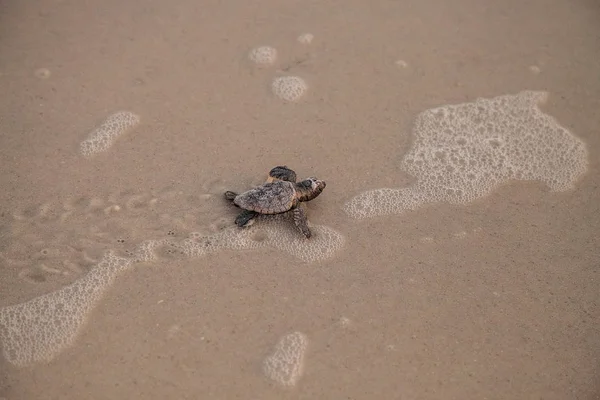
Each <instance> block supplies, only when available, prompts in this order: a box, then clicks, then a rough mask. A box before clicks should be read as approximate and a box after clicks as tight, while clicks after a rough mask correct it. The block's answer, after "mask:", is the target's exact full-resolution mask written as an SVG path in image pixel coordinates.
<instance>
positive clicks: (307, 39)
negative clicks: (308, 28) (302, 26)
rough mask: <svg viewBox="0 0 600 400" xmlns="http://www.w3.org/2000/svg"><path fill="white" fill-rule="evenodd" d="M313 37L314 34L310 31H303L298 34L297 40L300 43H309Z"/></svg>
mask: <svg viewBox="0 0 600 400" xmlns="http://www.w3.org/2000/svg"><path fill="white" fill-rule="evenodd" d="M314 38H315V36H314V35H313V34H312V33H303V34H301V35H300V36H298V39H297V40H298V42H299V43H302V44H310V43H312V41H313V39H314Z"/></svg>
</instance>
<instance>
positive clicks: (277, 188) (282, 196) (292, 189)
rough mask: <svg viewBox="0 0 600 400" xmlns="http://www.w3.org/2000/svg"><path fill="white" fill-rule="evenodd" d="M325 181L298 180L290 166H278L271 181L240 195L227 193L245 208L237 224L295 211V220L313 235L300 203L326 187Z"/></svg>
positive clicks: (301, 227)
mask: <svg viewBox="0 0 600 400" xmlns="http://www.w3.org/2000/svg"><path fill="white" fill-rule="evenodd" d="M325 186H326V184H325V182H324V181H321V180H319V179H317V178H313V177H311V178H307V179H305V180H303V181H301V182H296V173H295V172H294V171H292V170H291V169H289V168H288V167H286V166H278V167H275V168H273V169H272V170H271V171H270V172H269V177H268V178H267V181H266V182H265V183H264V184H262V185H261V186H259V187H256V188H254V189H251V190H248V191H247V192H244V193H241V194H237V193H235V192H231V191H227V192H225V198H226V199H227V200H229V201H232V202H233V204H234V205H236V206H237V207H239V208H241V209H243V211H242V212H241V213H240V214H239V215H238V216H237V218H236V219H235V223H236V225H238V226H239V227H244V226H246V225H248V224H249V223H250V221H251V220H252V219H253V218H255V217H256V216H257V215H259V214H283V213H286V212H288V211H290V212H292V213H293V219H294V223H295V224H296V226H297V227H298V229H300V231H301V232H302V233H303V234H304V236H306V238H310V237H311V232H310V229H309V228H308V220H307V217H306V211H305V210H304V208H303V207H301V205H300V203H301V202H304V201H310V200H312V199H314V198H315V197H317V196H318V195H320V194H321V192H322V191H323V189H325Z"/></svg>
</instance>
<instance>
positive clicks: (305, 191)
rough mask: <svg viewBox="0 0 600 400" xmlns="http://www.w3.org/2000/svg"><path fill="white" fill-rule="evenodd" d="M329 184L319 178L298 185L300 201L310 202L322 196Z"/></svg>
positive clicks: (308, 179) (309, 179) (306, 180)
mask: <svg viewBox="0 0 600 400" xmlns="http://www.w3.org/2000/svg"><path fill="white" fill-rule="evenodd" d="M325 186H327V184H326V183H325V181H321V180H319V179H317V178H312V177H311V178H307V179H305V180H303V181H302V182H298V183H297V184H296V190H297V191H298V200H299V201H310V200H312V199H314V198H315V197H317V196H318V195H320V194H321V192H322V191H323V189H325Z"/></svg>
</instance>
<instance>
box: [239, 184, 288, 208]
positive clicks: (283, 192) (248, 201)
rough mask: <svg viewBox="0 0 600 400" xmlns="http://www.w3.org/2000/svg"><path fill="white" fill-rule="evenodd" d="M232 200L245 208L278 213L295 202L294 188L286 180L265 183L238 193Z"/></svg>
mask: <svg viewBox="0 0 600 400" xmlns="http://www.w3.org/2000/svg"><path fill="white" fill-rule="evenodd" d="M233 202H234V204H235V205H237V206H238V207H240V208H243V209H245V210H251V211H256V212H258V213H261V214H280V213H284V212H286V211H289V210H290V209H292V207H294V205H295V204H296V203H297V198H296V188H295V186H294V184H293V183H292V182H286V181H276V182H273V183H265V184H264V185H262V186H259V187H257V188H255V189H251V190H248V191H247V192H244V193H241V194H239V195H238V196H237V197H236V198H235V199H234V200H233Z"/></svg>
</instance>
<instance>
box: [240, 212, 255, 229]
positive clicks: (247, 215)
mask: <svg viewBox="0 0 600 400" xmlns="http://www.w3.org/2000/svg"><path fill="white" fill-rule="evenodd" d="M257 215H258V213H257V212H256V211H251V210H244V211H242V212H241V213H240V214H239V215H238V216H237V218H236V219H235V224H236V225H237V226H239V227H240V228H243V227H245V226H248V225H249V224H250V221H252V219H254V218H255V217H256V216H257Z"/></svg>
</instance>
